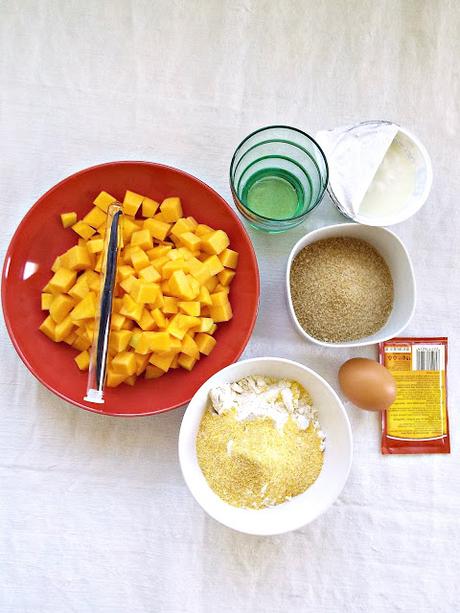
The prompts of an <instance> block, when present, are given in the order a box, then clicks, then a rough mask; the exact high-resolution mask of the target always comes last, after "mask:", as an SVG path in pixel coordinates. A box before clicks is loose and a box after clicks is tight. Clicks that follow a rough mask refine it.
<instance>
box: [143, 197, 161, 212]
mask: <svg viewBox="0 0 460 613" xmlns="http://www.w3.org/2000/svg"><path fill="white" fill-rule="evenodd" d="M159 206H160V203H159V202H157V201H156V200H152V198H144V200H143V201H142V216H143V217H153V216H154V215H155V213H156V212H157V209H158V207H159Z"/></svg>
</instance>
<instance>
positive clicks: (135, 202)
mask: <svg viewBox="0 0 460 613" xmlns="http://www.w3.org/2000/svg"><path fill="white" fill-rule="evenodd" d="M143 199H144V196H141V195H140V194H136V192H131V191H129V189H128V190H126V193H125V197H124V200H123V213H125V215H132V216H133V217H134V216H135V215H136V213H137V211H138V209H139V207H140V206H141V204H142V201H143Z"/></svg>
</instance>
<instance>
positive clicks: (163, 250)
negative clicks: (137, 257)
mask: <svg viewBox="0 0 460 613" xmlns="http://www.w3.org/2000/svg"><path fill="white" fill-rule="evenodd" d="M171 249H172V245H158V246H157V247H154V248H153V249H149V250H148V251H147V255H148V256H149V258H150V259H151V260H155V259H157V258H162V257H163V256H165V255H167V254H168V253H169V252H170V251H171Z"/></svg>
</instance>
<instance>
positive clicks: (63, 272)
mask: <svg viewBox="0 0 460 613" xmlns="http://www.w3.org/2000/svg"><path fill="white" fill-rule="evenodd" d="M76 278H77V273H76V272H75V271H73V270H67V268H60V269H59V270H58V271H57V272H55V273H54V275H53V276H52V278H51V280H50V281H49V282H48V284H47V286H46V287H47V289H48V290H49V292H50V293H52V294H58V293H62V294H66V293H67V292H68V291H69V289H70V288H71V287H72V285H74V283H75V279H76Z"/></svg>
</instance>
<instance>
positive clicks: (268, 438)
mask: <svg viewBox="0 0 460 613" xmlns="http://www.w3.org/2000/svg"><path fill="white" fill-rule="evenodd" d="M230 441H232V442H230ZM196 448H197V454H198V463H199V465H200V468H201V470H202V471H203V474H204V476H205V478H206V480H207V482H208V483H209V486H210V487H211V489H212V490H213V491H214V492H215V493H216V494H217V495H218V496H219V497H220V498H222V500H224V501H225V502H228V503H229V504H231V505H233V506H235V507H246V508H252V509H261V508H264V507H267V506H271V505H275V504H280V503H281V502H284V501H286V500H288V499H289V498H291V497H292V496H297V495H298V494H301V493H302V492H304V491H305V490H306V489H307V488H308V487H310V485H311V484H312V483H314V482H315V481H316V479H317V478H318V475H319V473H320V472H321V468H322V466H323V452H322V450H321V439H320V438H319V437H318V435H317V433H316V431H315V429H314V428H313V426H312V425H311V424H310V426H309V427H308V428H307V429H306V430H300V429H299V427H298V426H297V424H296V423H295V421H294V420H293V419H292V418H291V417H289V418H288V420H287V422H286V423H285V425H284V428H283V431H280V430H278V429H277V427H276V425H275V422H274V421H273V420H272V419H270V418H257V419H253V420H242V421H238V420H237V419H236V415H235V411H234V410H231V411H228V412H225V413H223V414H221V415H218V414H217V413H215V412H214V411H213V410H212V409H207V410H206V412H205V414H204V416H203V419H202V421H201V425H200V429H199V431H198V435H197V440H196ZM229 451H230V453H229Z"/></svg>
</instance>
